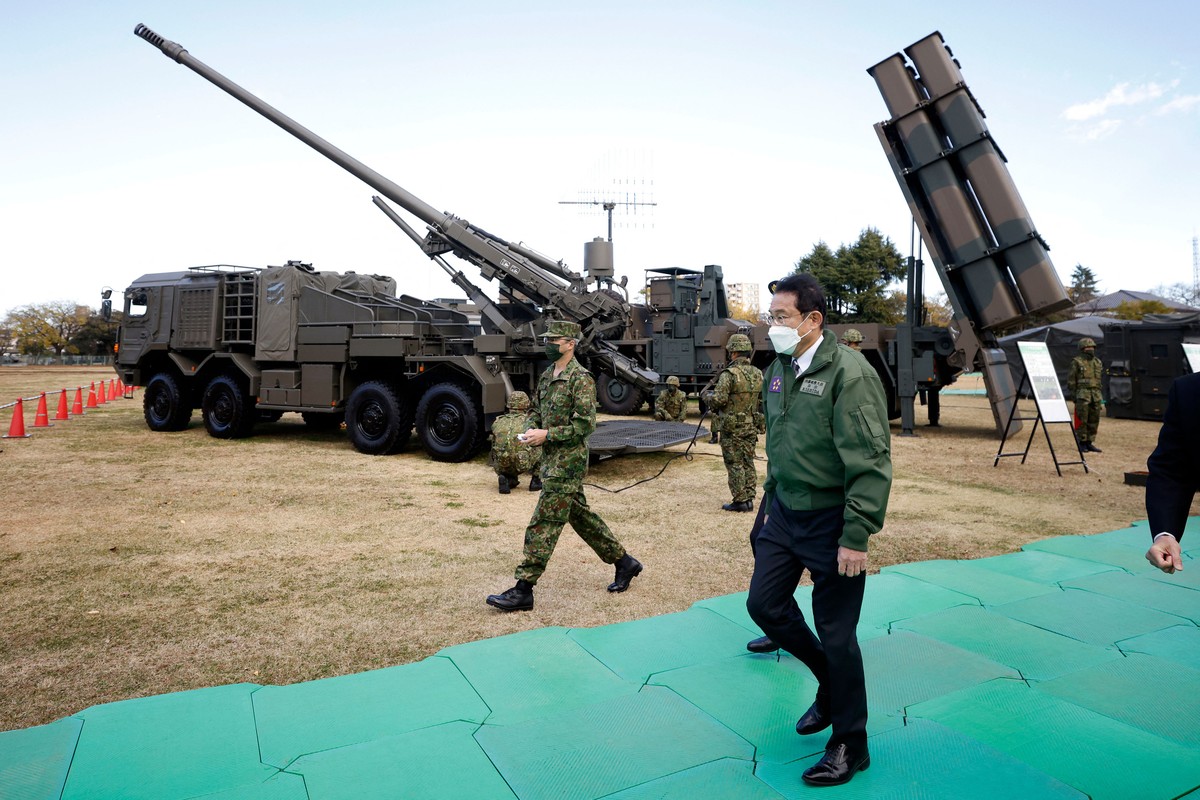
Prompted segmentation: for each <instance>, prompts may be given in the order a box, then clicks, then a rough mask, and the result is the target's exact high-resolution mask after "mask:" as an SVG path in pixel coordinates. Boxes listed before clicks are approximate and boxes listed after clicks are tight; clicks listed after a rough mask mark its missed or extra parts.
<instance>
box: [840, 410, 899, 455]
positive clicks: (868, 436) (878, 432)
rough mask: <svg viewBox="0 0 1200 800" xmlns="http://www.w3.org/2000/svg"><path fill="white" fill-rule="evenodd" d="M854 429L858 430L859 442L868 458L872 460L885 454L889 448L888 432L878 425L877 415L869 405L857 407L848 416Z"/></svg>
mask: <svg viewBox="0 0 1200 800" xmlns="http://www.w3.org/2000/svg"><path fill="white" fill-rule="evenodd" d="M850 416H851V418H852V419H853V420H854V427H855V428H856V429H857V430H858V437H859V440H860V441H861V442H862V445H863V449H864V451H865V452H866V454H867V455H868V456H870V457H871V458H874V457H876V456H881V455H883V454H884V453H887V452H888V450H889V449H890V448H889V443H888V438H889V437H888V431H887V429H886V428H883V427H881V425H880V424H879V415H878V414H877V413H875V408H874V407H873V406H870V405H864V406H859V407H858V408H856V409H854V411H852V412H851V414H850Z"/></svg>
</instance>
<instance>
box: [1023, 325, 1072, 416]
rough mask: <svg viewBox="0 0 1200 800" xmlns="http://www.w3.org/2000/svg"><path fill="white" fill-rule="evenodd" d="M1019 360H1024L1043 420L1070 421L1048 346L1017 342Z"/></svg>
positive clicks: (1069, 414) (1040, 343) (1035, 400)
mask: <svg viewBox="0 0 1200 800" xmlns="http://www.w3.org/2000/svg"><path fill="white" fill-rule="evenodd" d="M1017 349H1018V350H1019V351H1020V352H1021V360H1022V361H1023V362H1025V374H1026V375H1028V376H1029V385H1030V386H1031V387H1033V399H1034V402H1036V403H1037V407H1038V413H1040V414H1041V415H1042V421H1043V422H1071V421H1072V419H1071V412H1070V411H1068V410H1067V401H1066V400H1065V399H1064V398H1063V392H1062V386H1061V385H1060V384H1059V382H1058V373H1057V372H1055V371H1054V362H1053V361H1052V360H1051V359H1050V348H1049V347H1047V346H1046V343H1045V342H1017Z"/></svg>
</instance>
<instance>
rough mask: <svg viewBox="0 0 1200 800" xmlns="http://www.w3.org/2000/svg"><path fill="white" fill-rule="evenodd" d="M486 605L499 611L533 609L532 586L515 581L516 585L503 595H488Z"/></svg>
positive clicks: (527, 582)
mask: <svg viewBox="0 0 1200 800" xmlns="http://www.w3.org/2000/svg"><path fill="white" fill-rule="evenodd" d="M487 604H488V605H489V606H491V607H492V608H498V609H500V610H501V611H529V610H531V609H532V608H533V584H532V583H530V582H529V581H517V585H516V586H514V587H512V588H511V589H509V590H508V591H506V592H504V593H503V594H489V595H488V598H487Z"/></svg>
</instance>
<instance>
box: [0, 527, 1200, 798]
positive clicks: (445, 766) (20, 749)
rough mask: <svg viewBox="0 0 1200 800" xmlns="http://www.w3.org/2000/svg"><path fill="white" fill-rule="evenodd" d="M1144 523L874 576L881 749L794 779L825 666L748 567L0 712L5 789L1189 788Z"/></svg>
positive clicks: (34, 794)
mask: <svg viewBox="0 0 1200 800" xmlns="http://www.w3.org/2000/svg"><path fill="white" fill-rule="evenodd" d="M1189 529H1190V533H1191V535H1192V536H1193V538H1194V539H1196V540H1200V526H1198V525H1197V520H1191V521H1190V522H1189ZM1148 541H1149V529H1148V527H1147V526H1146V524H1145V523H1134V524H1133V525H1132V526H1130V527H1129V528H1124V529H1121V530H1119V531H1110V532H1107V533H1103V534H1099V535H1096V536H1066V537H1059V538H1057V539H1047V540H1044V541H1040V542H1036V543H1034V544H1032V545H1030V546H1029V547H1027V548H1026V549H1025V550H1023V551H1022V552H1020V553H1014V554H1011V555H1005V556H998V557H995V558H989V559H980V560H978V561H932V562H925V563H919V564H903V565H896V566H894V567H888V568H887V569H885V570H883V571H882V572H881V573H880V574H878V575H873V576H870V577H868V579H867V588H866V595H865V598H864V602H863V613H862V618H861V620H860V623H859V629H858V630H859V636H860V641H861V648H862V652H863V661H864V665H865V671H866V676H867V698H868V705H869V710H870V720H869V724H868V731H869V733H870V739H869V744H870V748H871V756H872V764H871V767H870V769H869V770H867V771H865V772H863V773H861V774H860V775H858V776H856V777H855V779H854V780H853V781H851V782H850V783H848V784H846V785H844V786H839V787H830V788H823V789H820V790H814V789H813V788H812V787H809V786H806V785H805V784H804V783H803V781H802V780H801V777H800V776H801V773H802V772H803V771H804V769H806V768H807V767H808V766H810V765H811V764H812V763H814V761H815V760H816V758H817V757H818V755H819V754H820V752H821V750H822V748H823V747H824V744H825V741H826V736H827V734H826V733H824V732H822V733H820V734H816V735H813V736H803V737H802V736H797V735H796V733H795V724H796V719H797V718H798V717H799V716H800V714H802V713H803V712H804V710H805V709H806V708H807V707H808V705H809V704H810V703H811V702H812V698H813V696H814V694H815V692H816V688H817V687H816V683H815V681H814V680H813V677H812V675H811V673H809V671H808V669H807V668H806V667H804V665H803V664H801V663H799V662H798V661H797V660H796V659H795V658H793V657H792V656H790V655H788V654H786V653H778V654H775V653H773V654H752V653H747V652H746V650H745V645H746V642H747V641H748V640H749V639H752V638H755V637H757V636H759V635H760V632H759V631H758V629H757V627H756V626H755V625H754V623H753V621H751V620H750V618H749V615H748V614H747V613H746V593H745V592H740V593H737V594H732V595H726V596H723V597H714V598H708V599H704V600H700V601H698V602H697V603H695V604H694V605H693V606H692V607H691V608H690V609H687V610H685V611H681V612H678V613H674V614H666V615H663V616H658V617H651V618H649V619H643V620H636V621H633V622H625V623H620V624H616V625H608V626H604V627H600V628H586V629H585V628H581V629H568V628H541V629H536V630H530V631H525V632H522V633H516V634H511V635H508V636H501V637H496V638H493V639H485V640H481V641H477V642H469V643H466V644H461V645H457V646H455V647H449V648H447V649H445V650H443V651H441V652H440V653H438V654H436V655H434V656H431V657H429V658H426V659H425V660H423V661H420V662H417V663H415V664H408V665H403V666H396V667H390V668H387V669H380V670H374V671H371V672H365V673H361V674H358V675H346V676H341V677H337V678H327V679H323V680H316V681H310V682H307V683H300V684H295V685H292V686H257V685H254V684H236V685H230V686H219V687H214V688H209V689H197V690H194V691H188V692H179V693H175V694H168V695H161V696H158V697H146V698H140V699H132V700H125V701H121V702H116V703H109V704H106V705H101V706H94V707H92V708H89V709H85V710H83V711H81V712H79V713H78V714H75V715H73V716H70V717H67V718H64V719H61V720H58V721H57V722H53V723H51V724H49V725H42V726H38V727H34V728H28V729H25V730H17V731H8V732H3V733H0V800H10V799H11V798H27V797H28V798H60V799H61V798H71V799H72V800H81V799H82V798H97V799H98V800H99V799H100V798H105V799H107V798H122V800H124V799H126V798H128V799H130V800H136V798H153V800H199V798H204V800H310V799H311V800H316V799H317V798H322V799H323V800H328V799H330V798H370V797H404V798H438V799H439V800H442V799H444V798H450V799H451V800H452V799H453V798H471V800H476V798H479V799H480V800H490V799H491V798H496V799H497V800H514V799H516V800H531V799H533V798H553V799H554V800H559V799H560V798H579V799H580V800H583V799H585V798H586V799H587V800H600V799H601V798H604V799H605V800H650V798H655V800H663V799H664V798H670V799H671V800H699V798H710V797H711V798H738V799H739V800H741V798H748V799H749V800H759V799H760V798H761V799H762V800H779V798H809V797H813V796H815V794H814V792H815V791H819V794H820V795H821V796H822V797H826V798H873V799H874V798H883V799H884V800H887V799H889V798H896V800H900V798H905V799H907V798H945V797H965V798H972V800H977V799H980V798H981V799H982V800H991V799H992V798H997V799H998V798H1006V799H1007V798H1021V799H1022V800H1025V798H1078V797H1084V796H1090V797H1094V798H1114V799H1116V798H1119V799H1120V800H1126V799H1127V798H1137V799H1138V800H1142V799H1143V798H1145V800H1158V798H1163V800H1166V798H1177V797H1184V796H1191V797H1194V798H1196V800H1200V692H1197V691H1196V688H1197V687H1200V591H1198V589H1200V580H1198V578H1200V564H1193V563H1190V562H1188V563H1187V564H1186V568H1185V570H1184V572H1182V573H1176V574H1175V575H1164V574H1163V573H1160V572H1158V571H1157V570H1153V569H1152V568H1150V567H1149V565H1148V564H1146V563H1145V562H1144V559H1143V558H1142V556H1143V554H1144V552H1145V548H1146V547H1147V546H1148V544H1147V542H1148ZM1185 541H1190V540H1187V539H1185ZM1185 552H1186V551H1185ZM637 585H640V584H635V586H634V589H633V590H632V591H635V592H636V591H637ZM811 593H812V590H811V587H808V586H805V587H800V588H798V589H797V591H796V600H797V603H798V604H799V606H800V608H801V610H802V611H803V612H804V614H805V615H806V616H807V617H809V618H810V619H811ZM479 613H480V614H481V615H484V614H495V613H496V612H495V611H493V610H491V609H487V608H485V607H483V605H482V603H481V605H480V609H479Z"/></svg>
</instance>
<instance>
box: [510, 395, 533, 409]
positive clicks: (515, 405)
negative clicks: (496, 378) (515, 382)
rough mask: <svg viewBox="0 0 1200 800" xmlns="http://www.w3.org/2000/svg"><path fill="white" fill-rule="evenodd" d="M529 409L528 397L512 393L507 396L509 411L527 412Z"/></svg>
mask: <svg viewBox="0 0 1200 800" xmlns="http://www.w3.org/2000/svg"><path fill="white" fill-rule="evenodd" d="M528 409H529V395H527V394H525V393H524V392H513V393H512V394H510V395H509V396H508V410H509V411H527V410H528Z"/></svg>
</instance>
